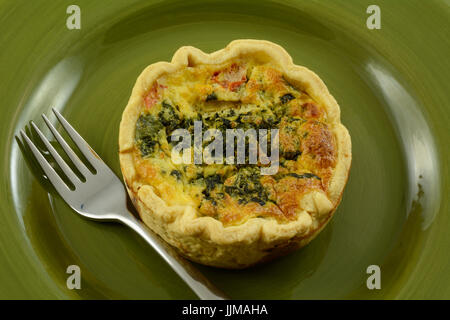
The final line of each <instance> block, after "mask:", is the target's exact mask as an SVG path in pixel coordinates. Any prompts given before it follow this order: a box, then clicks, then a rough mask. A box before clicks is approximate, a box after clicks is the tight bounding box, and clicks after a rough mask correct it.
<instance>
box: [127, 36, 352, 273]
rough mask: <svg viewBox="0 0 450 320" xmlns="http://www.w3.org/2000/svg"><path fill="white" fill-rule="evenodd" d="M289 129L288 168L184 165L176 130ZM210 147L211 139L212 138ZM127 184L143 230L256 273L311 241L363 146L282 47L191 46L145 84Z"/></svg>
mask: <svg viewBox="0 0 450 320" xmlns="http://www.w3.org/2000/svg"><path fill="white" fill-rule="evenodd" d="M195 121H197V122H200V123H201V124H202V128H203V129H202V130H203V131H205V130H207V129H217V130H219V131H222V132H224V131H225V130H226V129H239V128H241V129H249V128H253V129H255V130H258V129H261V128H265V129H267V130H268V131H267V132H269V131H270V130H273V129H278V131H277V132H278V142H279V161H278V163H277V164H278V170H277V172H276V173H274V174H272V175H263V174H261V167H262V166H263V165H262V164H261V163H260V162H257V163H255V164H250V163H244V164H242V163H241V164H228V163H227V162H225V161H224V162H223V163H214V164H206V163H205V162H203V163H201V164H195V163H191V164H189V163H184V162H182V163H178V162H176V161H172V157H171V152H172V149H173V148H174V145H175V144H174V142H173V141H172V139H171V137H172V133H173V132H174V130H176V129H180V128H182V129H186V130H188V132H191V133H192V132H193V130H194V129H193V127H194V122H195ZM203 143H205V142H203ZM119 157H120V165H121V169H122V173H123V177H124V180H125V183H126V186H127V189H128V192H129V195H130V197H131V199H132V201H133V204H134V205H135V207H136V208H137V211H138V212H139V214H140V217H141V219H142V220H143V222H144V223H145V224H146V225H147V226H148V227H149V228H151V229H152V230H153V231H154V232H156V233H157V234H158V235H160V236H161V237H162V238H163V239H164V240H165V241H167V242H168V243H170V244H171V245H172V246H174V247H176V248H177V249H178V251H179V252H180V253H181V254H182V255H183V256H185V257H187V258H188V259H190V260H192V261H195V262H198V263H201V264H205V265H210V266H216V267H223V268H245V267H248V266H251V265H255V264H257V263H260V262H265V261H268V260H270V259H273V258H274V257H277V256H280V255H283V254H286V253H288V252H290V251H292V250H294V249H296V248H299V247H302V246H304V245H305V244H307V243H308V242H309V241H311V240H312V239H313V238H314V237H315V236H316V235H317V234H318V233H319V232H320V231H321V230H322V229H323V228H324V226H325V225H326V223H327V222H328V221H329V220H330V218H331V217H332V215H333V213H334V211H335V209H336V207H337V205H338V204H339V202H340V199H341V196H342V193H343V190H344V187H345V184H346V182H347V178H348V174H349V170H350V164H351V141H350V136H349V134H348V131H347V130H346V128H345V127H344V126H343V125H342V124H341V122H340V109H339V106H338V104H337V103H336V101H335V99H334V98H333V97H332V96H331V95H330V93H329V92H328V90H327V88H326V86H325V84H324V83H323V82H322V81H321V79H320V78H319V77H318V76H317V75H316V74H315V73H313V72H312V71H310V70H308V69H307V68H305V67H301V66H297V65H295V64H294V63H293V61H292V58H291V57H290V56H289V54H288V53H287V52H286V51H285V50H284V49H283V48H281V47H280V46H278V45H276V44H274V43H271V42H268V41H259V40H236V41H233V42H231V43H230V44H229V45H228V46H227V47H226V48H224V49H222V50H219V51H216V52H214V53H211V54H206V53H204V52H202V51H201V50H199V49H197V48H194V47H189V46H186V47H182V48H180V49H179V50H178V51H177V52H176V53H175V54H174V56H173V58H172V62H170V63H167V62H158V63H154V64H152V65H150V66H148V67H147V68H146V69H145V70H144V71H143V72H142V74H141V75H140V76H139V77H138V79H137V82H136V84H135V86H134V88H133V91H132V94H131V98H130V100H129V102H128V105H127V106H126V108H125V111H124V112H123V116H122V121H121V124H120V133H119Z"/></svg>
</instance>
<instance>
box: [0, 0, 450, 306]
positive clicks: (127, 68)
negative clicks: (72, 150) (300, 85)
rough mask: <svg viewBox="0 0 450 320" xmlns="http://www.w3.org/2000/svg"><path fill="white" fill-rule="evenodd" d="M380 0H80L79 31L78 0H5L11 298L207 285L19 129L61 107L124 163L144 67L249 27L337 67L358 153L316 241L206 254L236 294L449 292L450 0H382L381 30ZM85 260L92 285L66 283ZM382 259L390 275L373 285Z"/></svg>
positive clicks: (336, 84) (334, 74) (0, 276)
mask: <svg viewBox="0 0 450 320" xmlns="http://www.w3.org/2000/svg"><path fill="white" fill-rule="evenodd" d="M372 2H373V1H344V0H339V1H335V0H333V1H331V0H330V1H324V0H321V1H265V0H264V1H248V2H242V1H235V0H227V1H193V2H189V4H188V3H187V2H186V1H135V0H133V1H131V0H127V1H109V2H108V4H106V3H105V2H102V1H89V0H79V1H77V4H78V5H79V7H80V8H81V29H80V30H68V29H67V28H66V18H67V17H68V14H66V8H67V6H69V5H70V4H71V2H70V1H53V2H50V1H25V0H22V1H2V2H0V27H1V29H2V32H1V34H0V48H2V49H1V51H0V70H1V73H0V74H1V76H0V97H1V98H2V102H1V103H2V107H1V110H2V117H1V118H0V124H1V125H0V132H1V137H2V139H1V141H0V150H1V154H2V157H1V159H0V171H1V174H2V176H3V180H2V187H1V198H0V215H1V219H2V223H1V224H0V283H1V284H2V285H1V286H0V298H44V299H47V298H62V299H79V298H100V299H102V298H124V299H189V298H195V296H194V294H193V293H192V292H191V291H190V290H189V289H188V288H187V287H186V286H185V285H184V283H183V282H182V281H181V280H179V279H178V277H177V276H176V275H175V274H174V272H173V271H171V270H170V269H169V267H168V266H167V265H166V264H165V263H164V262H163V261H162V260H161V259H160V258H159V257H158V256H157V254H156V253H154V252H153V250H152V249H151V248H150V247H148V246H147V245H146V244H145V243H144V241H142V240H141V239H139V237H138V236H136V235H135V234H133V232H132V231H130V230H128V229H126V228H125V227H122V226H119V225H114V224H98V223H94V222H91V221H87V220H84V219H82V218H80V217H79V216H77V215H76V214H74V213H73V212H71V210H70V209H69V208H68V207H67V206H66V205H65V203H64V202H63V201H62V200H61V199H60V198H58V197H57V196H55V194H54V193H52V192H50V193H48V192H47V191H45V188H43V187H42V185H41V184H40V183H39V182H38V179H36V178H35V177H34V176H33V174H32V173H31V171H30V170H29V168H28V165H27V163H26V161H25V159H24V157H23V155H22V153H21V152H20V148H19V145H18V144H17V142H16V141H15V139H14V135H15V134H17V132H18V130H20V129H21V128H23V127H24V126H25V125H27V123H28V121H29V120H34V121H36V122H37V124H38V125H40V126H41V127H42V125H43V122H42V121H41V119H40V114H42V113H45V114H47V115H49V114H50V109H51V107H55V108H57V109H58V110H60V111H61V112H62V113H63V114H64V116H66V118H67V119H68V120H69V121H70V122H71V123H72V124H73V125H74V127H75V128H76V129H77V130H78V131H79V132H80V133H81V135H82V136H84V137H85V138H86V140H87V141H88V142H89V143H90V145H91V146H92V147H93V148H94V149H95V150H96V151H97V152H98V153H99V155H100V156H101V157H102V158H103V159H104V160H105V161H106V162H107V163H108V164H109V165H110V166H111V167H112V168H113V169H114V170H115V172H116V173H118V174H119V173H120V170H119V163H118V157H117V150H118V147H117V135H118V125H119V121H120V117H121V113H122V111H123V108H124V107H125V105H126V103H127V100H128V98H129V95H130V92H131V88H132V87H133V85H134V82H135V80H136V78H137V76H138V75H139V73H140V72H141V71H142V70H143V68H144V67H145V66H147V65H148V64H150V63H153V62H156V61H161V60H166V61H167V60H170V59H171V57H172V55H173V53H174V52H175V51H176V49H177V48H179V47H180V46H182V45H192V46H195V47H198V48H201V49H202V50H204V51H206V52H212V51H214V50H217V49H220V48H223V47H224V46H225V45H226V44H227V43H229V42H230V41H232V40H234V39H242V38H253V39H266V40H270V41H273V42H276V43H278V44H280V45H282V46H283V47H284V48H285V49H286V50H287V51H288V52H289V53H290V54H291V55H292V57H293V59H294V61H295V63H296V64H299V65H304V66H307V67H308V68H310V69H312V70H313V71H315V72H316V73H317V74H318V75H319V76H320V77H321V78H322V79H323V80H324V82H325V83H326V85H327V86H328V88H329V90H330V92H331V93H332V94H333V95H334V97H335V98H336V100H337V101H338V103H339V104H340V106H341V115H342V122H343V123H344V124H345V126H346V127H347V128H348V129H349V131H350V134H351V136H352V143H353V165H352V170H351V174H350V179H349V182H348V185H347V187H346V190H345V193H344V197H343V200H342V203H341V205H340V206H339V209H338V211H337V212H336V215H335V217H334V219H333V220H332V221H331V222H330V224H329V225H328V226H327V227H326V229H325V230H324V231H323V232H322V233H321V234H320V235H319V236H318V237H317V238H316V239H315V240H314V241H313V242H312V243H311V244H310V245H308V246H307V247H306V248H304V249H302V250H300V251H298V252H296V253H293V254H291V255H289V256H287V257H284V258H282V259H279V260H277V261H274V262H273V263H270V264H267V265H264V266H260V267H257V268H252V269H249V270H244V271H224V270H218V269H212V268H207V267H200V268H201V269H202V270H203V271H204V272H205V273H206V274H207V276H209V277H210V278H211V280H212V281H213V282H215V283H216V284H217V285H218V286H219V287H221V288H222V289H223V290H224V291H225V292H227V293H228V294H229V295H230V296H231V297H233V298H236V299H333V298H343V299H348V298H356V299H371V298H447V299H448V298H450V259H449V252H450V232H448V226H449V207H448V200H447V199H448V194H449V188H450V187H449V171H448V159H449V156H450V154H449V148H448V141H449V139H450V133H449V129H448V123H449V120H450V119H449V102H448V101H450V85H449V83H450V81H449V80H450V79H449V75H450V62H449V59H448V55H449V53H450V43H449V38H448V34H450V24H449V21H450V9H449V8H450V7H449V4H448V2H447V1H426V2H425V1H420V0H415V1H376V4H377V5H378V6H379V7H380V9H381V29H380V30H369V29H368V28H367V27H366V19H367V18H368V17H369V14H368V13H366V9H367V7H368V6H369V5H370V4H372ZM418 22H420V23H418ZM51 120H52V121H55V118H54V117H53V116H52V117H51ZM47 134H48V132H47ZM44 183H45V182H44ZM72 264H75V265H78V266H80V268H81V273H82V289H81V290H68V289H67V287H66V279H67V276H68V274H66V268H67V266H69V265H72ZM369 265H378V266H380V268H381V281H382V288H381V290H368V289H367V287H366V280H367V277H368V276H369V275H368V274H367V273H366V269H367V267H368V266H369Z"/></svg>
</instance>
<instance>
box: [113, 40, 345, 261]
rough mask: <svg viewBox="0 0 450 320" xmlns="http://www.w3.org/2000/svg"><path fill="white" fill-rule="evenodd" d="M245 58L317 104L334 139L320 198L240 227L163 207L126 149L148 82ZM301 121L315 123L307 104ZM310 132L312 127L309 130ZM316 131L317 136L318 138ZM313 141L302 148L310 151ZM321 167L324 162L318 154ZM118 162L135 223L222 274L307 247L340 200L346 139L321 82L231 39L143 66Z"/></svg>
mask: <svg viewBox="0 0 450 320" xmlns="http://www.w3.org/2000/svg"><path fill="white" fill-rule="evenodd" d="M245 57H252V58H253V59H255V58H256V59H259V60H261V62H270V63H272V64H273V65H275V66H277V68H278V69H279V70H281V71H282V73H283V75H284V77H285V79H286V80H287V81H288V82H289V83H291V84H292V85H294V86H296V87H297V88H300V89H301V90H302V91H304V92H306V93H307V94H308V95H309V96H310V97H311V98H312V99H313V100H314V101H315V102H317V103H318V104H320V105H321V106H324V108H325V112H326V115H327V125H328V127H329V130H330V132H331V133H332V134H333V136H334V138H335V143H336V145H335V148H336V156H335V157H334V160H335V166H334V170H333V171H332V173H331V175H330V177H329V179H328V180H329V182H328V188H327V192H326V193H325V192H323V191H311V192H308V193H307V194H306V195H305V196H304V197H303V198H302V200H301V203H300V205H301V207H302V209H303V211H301V212H300V213H298V214H297V216H296V219H295V220H293V221H290V222H287V223H279V222H277V221H276V220H274V219H261V218H251V219H249V220H248V221H246V222H245V223H243V224H240V225H234V226H224V225H223V224H222V222H220V221H218V220H216V219H214V218H212V217H207V216H199V215H198V213H197V209H196V208H195V207H193V206H189V205H186V206H181V205H178V206H169V205H168V204H167V203H166V202H165V201H163V200H162V199H161V198H160V197H158V195H157V194H156V192H155V189H154V188H153V187H152V186H150V185H144V184H142V183H141V182H139V179H136V169H135V164H134V160H133V155H132V150H133V148H134V137H135V124H136V121H137V119H138V117H139V114H140V108H141V105H142V104H143V97H144V95H145V94H146V92H148V90H149V89H150V88H151V87H152V85H153V83H154V82H155V80H156V79H158V78H159V77H160V76H162V75H164V74H169V73H173V72H175V71H177V70H180V69H182V68H185V67H187V66H196V65H199V64H222V63H224V62H227V61H233V60H234V59H237V58H245ZM304 109H305V110H306V111H305V112H308V117H311V118H314V117H319V116H320V115H318V114H317V110H315V109H314V107H313V106H309V105H308V106H306V107H305V108H304ZM317 130H318V129H317ZM320 134H322V133H321V132H320V131H318V133H317V135H318V138H317V139H320ZM315 142H316V141H314V140H311V141H309V145H307V146H305V147H306V148H314V147H315ZM323 150H324V151H321V152H324V154H321V155H320V156H321V161H323V163H324V165H326V162H327V161H328V160H329V158H328V157H327V149H326V148H325V149H323ZM119 158H120V165H121V169H122V173H123V176H124V179H125V182H126V185H127V189H128V192H129V195H130V197H131V198H132V200H133V203H134V204H135V206H136V208H137V210H138V212H139V214H140V216H141V219H142V220H143V221H144V223H145V224H146V225H147V226H149V227H150V228H151V229H152V230H154V231H155V232H156V233H158V234H159V235H160V236H161V237H162V238H163V239H164V240H166V241H167V242H168V243H170V244H171V245H173V246H174V247H176V248H178V250H179V251H180V253H181V254H183V255H184V256H186V257H187V258H189V259H191V260H193V261H196V262H199V263H203V264H206V265H212V266H217V267H224V268H245V267H248V266H250V265H254V264H256V263H259V262H263V261H266V260H268V259H271V258H273V257H276V256H277V255H280V254H283V253H286V252H288V251H291V250H293V249H295V248H298V247H301V246H303V245H305V244H307V243H308V242H309V241H311V240H312V239H313V238H314V237H315V236H316V235H317V234H318V233H319V232H320V230H321V229H322V228H323V227H324V226H325V225H326V223H327V222H328V221H329V220H330V218H331V217H332V215H333V213H334V211H335V209H336V207H337V205H338V204H339V202H340V199H341V196H342V192H343V190H344V187H345V184H346V182H347V178H348V173H349V170H350V164H351V141H350V136H349V134H348V131H347V130H346V128H345V127H344V126H343V125H342V124H341V123H340V109H339V106H338V104H337V102H336V101H335V99H334V98H333V97H332V96H331V95H330V93H329V92H328V89H327V88H326V86H325V84H324V83H323V82H322V80H321V79H320V78H319V77H318V76H317V75H316V74H315V73H313V72H312V71H310V70H308V69H307V68H305V67H301V66H297V65H294V64H293V61H292V58H291V57H290V56H289V55H288V53H287V52H286V51H285V50H284V49H283V48H281V47H280V46H278V45H276V44H274V43H271V42H268V41H260V40H236V41H233V42H231V43H230V44H229V45H228V46H227V47H226V48H224V49H222V50H219V51H216V52H213V53H211V54H206V53H204V52H202V51H201V50H199V49H197V48H194V47H182V48H180V49H179V50H178V51H177V52H176V53H175V54H174V56H173V58H172V61H171V63H167V62H158V63H155V64H152V65H150V66H148V67H147V68H146V69H145V70H144V71H143V72H142V73H141V75H140V76H139V77H138V79H137V81H136V84H135V86H134V88H133V91H132V94H131V97H130V100H129V102H128V105H127V106H126V108H125V111H124V112H123V116H122V121H121V124H120V133H119Z"/></svg>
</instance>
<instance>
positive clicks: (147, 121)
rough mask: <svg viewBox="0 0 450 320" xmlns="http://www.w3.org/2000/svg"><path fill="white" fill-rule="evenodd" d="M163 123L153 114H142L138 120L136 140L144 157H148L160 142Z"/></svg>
mask: <svg viewBox="0 0 450 320" xmlns="http://www.w3.org/2000/svg"><path fill="white" fill-rule="evenodd" d="M162 130H164V126H163V124H162V123H161V122H160V121H158V120H156V118H155V117H154V116H152V115H151V114H142V115H141V116H140V117H139V119H138V120H137V122H136V133H135V140H136V144H137V147H138V148H139V151H141V155H142V157H147V156H149V155H150V154H152V153H153V152H154V151H155V147H156V146H157V145H158V144H159V142H158V141H159V138H160V136H161V131H162Z"/></svg>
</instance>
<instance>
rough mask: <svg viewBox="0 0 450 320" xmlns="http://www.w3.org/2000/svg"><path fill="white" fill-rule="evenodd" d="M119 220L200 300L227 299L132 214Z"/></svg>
mask: <svg viewBox="0 0 450 320" xmlns="http://www.w3.org/2000/svg"><path fill="white" fill-rule="evenodd" d="M120 221H121V222H122V223H123V224H125V225H126V226H128V227H130V228H131V229H133V230H134V231H135V232H137V233H138V234H139V235H140V236H141V237H142V238H144V240H145V241H147V242H148V244H150V245H151V246H152V247H153V248H154V249H155V250H156V252H157V253H158V254H159V255H160V256H161V257H162V258H163V259H164V260H165V261H166V262H167V263H168V264H169V265H170V266H171V267H172V269H173V270H174V271H175V272H176V273H177V274H178V275H179V276H180V277H181V279H183V280H184V282H185V283H186V284H187V285H188V286H189V287H190V288H191V289H192V291H194V292H195V294H196V295H197V296H198V297H199V298H200V299H202V300H227V299H229V297H227V295H226V294H224V293H223V292H221V291H220V290H219V289H218V288H216V287H215V286H214V285H213V284H212V283H211V282H210V281H209V280H208V279H207V278H206V277H205V276H204V275H203V274H202V273H201V272H200V271H199V270H197V269H196V268H195V267H194V266H193V265H192V264H191V263H190V262H189V261H187V260H186V259H184V258H183V257H181V256H180V255H179V254H178V252H176V251H175V249H174V248H173V247H171V246H170V245H169V244H168V243H166V242H165V241H164V240H162V239H161V238H160V237H159V236H158V235H157V234H156V233H154V232H153V231H152V230H150V229H149V228H148V227H147V226H146V225H144V223H142V222H141V221H140V220H138V219H136V218H135V216H134V215H132V214H131V213H130V214H127V215H126V216H125V217H123V216H122V218H121V219H120Z"/></svg>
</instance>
